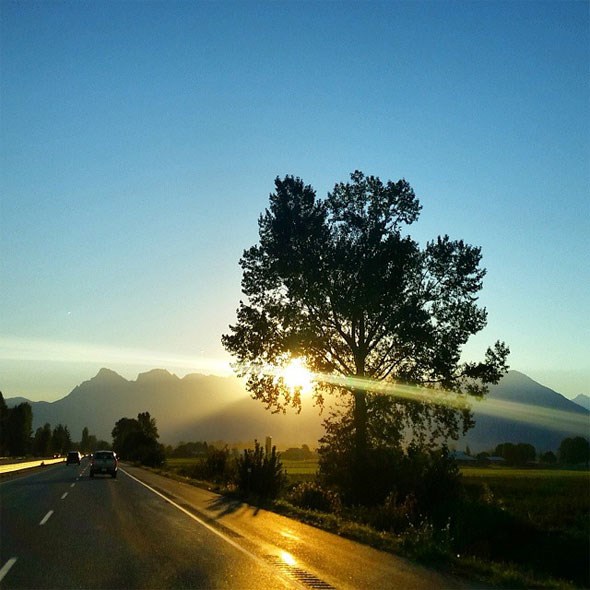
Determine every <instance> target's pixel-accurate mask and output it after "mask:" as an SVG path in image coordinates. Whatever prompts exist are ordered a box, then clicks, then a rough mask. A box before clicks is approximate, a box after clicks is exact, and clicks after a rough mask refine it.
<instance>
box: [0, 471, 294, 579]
mask: <svg viewBox="0 0 590 590" xmlns="http://www.w3.org/2000/svg"><path fill="white" fill-rule="evenodd" d="M0 524H1V526H0V575H2V576H3V579H2V580H1V581H0V587H2V588H6V589H9V588H44V589H51V588H56V589H57V588H60V589H61V588H109V589H116V588H142V589H143V588H146V589H147V588H162V589H163V588H227V589H240V588H243V589H250V588H257V589H258V588H260V589H261V590H264V589H275V588H301V587H302V586H301V585H300V584H298V583H296V582H295V581H293V580H290V579H289V578H288V577H286V576H285V575H284V574H283V573H282V571H281V569H280V568H277V567H275V566H273V565H272V564H269V563H267V562H266V561H264V560H263V559H261V558H260V557H259V556H256V555H255V554H253V553H251V552H249V551H248V550H247V549H244V548H243V547H242V546H241V545H240V544H239V543H237V542H236V541H234V540H233V539H232V538H231V535H226V534H224V533H221V532H219V531H216V530H215V529H213V528H212V527H208V526H203V524H201V523H199V522H198V521H196V520H195V519H194V518H193V517H191V516H190V515H189V514H187V513H186V512H183V510H182V509H181V507H176V506H174V505H172V504H171V503H170V502H168V501H166V500H165V499H164V498H162V497H161V496H159V495H157V494H156V493H154V492H153V491H151V490H150V489H148V488H146V487H145V486H143V485H140V484H139V483H138V482H137V481H135V480H134V479H132V478H131V477H128V476H127V475H126V474H125V473H124V472H122V471H120V472H119V476H118V478H117V479H112V478H110V477H96V478H94V479H92V480H91V479H90V478H89V477H88V462H87V461H83V462H82V465H81V466H71V465H70V466H67V465H63V464H61V465H58V466H52V467H48V468H47V469H46V470H43V471H42V472H38V473H35V474H33V475H28V476H24V477H19V478H15V479H11V480H8V481H3V482H2V483H0Z"/></svg>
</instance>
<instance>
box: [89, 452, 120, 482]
mask: <svg viewBox="0 0 590 590" xmlns="http://www.w3.org/2000/svg"><path fill="white" fill-rule="evenodd" d="M118 463H119V462H118V460H117V455H116V454H115V453H114V452H113V451H96V452H95V453H94V455H93V456H92V459H91V460H90V477H94V476H95V475H96V474H104V475H110V476H111V477H117V467H118Z"/></svg>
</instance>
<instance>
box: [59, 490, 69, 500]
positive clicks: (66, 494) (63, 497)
mask: <svg viewBox="0 0 590 590" xmlns="http://www.w3.org/2000/svg"><path fill="white" fill-rule="evenodd" d="M67 495H68V492H66V493H65V494H64V495H63V496H62V497H61V499H62V500H63V499H64V498H65V497H66V496H67Z"/></svg>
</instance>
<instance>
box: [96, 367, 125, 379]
mask: <svg viewBox="0 0 590 590" xmlns="http://www.w3.org/2000/svg"><path fill="white" fill-rule="evenodd" d="M94 379H99V380H101V381H104V380H109V381H113V380H117V381H120V380H121V379H123V380H124V378H123V377H121V375H119V373H116V372H115V371H112V370H111V369H107V368H106V367H103V368H102V369H101V370H100V371H99V372H98V373H97V374H96V377H94Z"/></svg>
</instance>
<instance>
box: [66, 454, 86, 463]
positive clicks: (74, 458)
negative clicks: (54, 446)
mask: <svg viewBox="0 0 590 590" xmlns="http://www.w3.org/2000/svg"><path fill="white" fill-rule="evenodd" d="M81 459H82V455H80V453H79V452H78V451H70V452H69V453H68V456H67V457H66V465H69V464H70V463H76V464H77V465H80V461H81Z"/></svg>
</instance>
